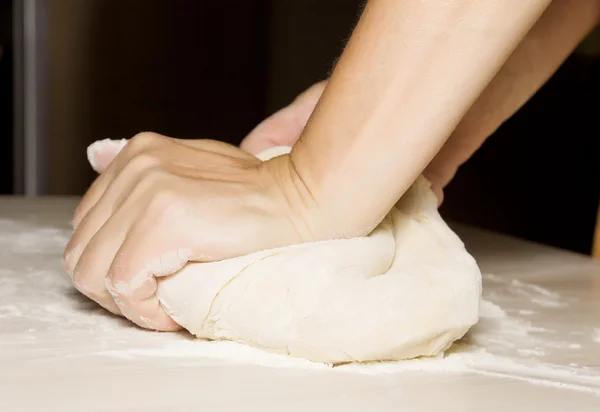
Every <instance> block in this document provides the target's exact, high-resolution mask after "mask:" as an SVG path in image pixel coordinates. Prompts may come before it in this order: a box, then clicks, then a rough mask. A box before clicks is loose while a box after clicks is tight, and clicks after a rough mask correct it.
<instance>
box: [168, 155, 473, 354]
mask: <svg viewBox="0 0 600 412" xmlns="http://www.w3.org/2000/svg"><path fill="white" fill-rule="evenodd" d="M287 151H289V148H285V147H283V148H274V149H269V150H267V151H265V152H263V153H261V154H259V156H258V157H260V158H261V159H263V160H265V159H267V158H270V157H273V156H276V155H279V154H282V153H286V152H287ZM157 281H158V290H157V297H158V299H159V300H160V302H161V304H162V305H163V307H164V308H165V310H167V312H168V313H169V314H170V315H171V316H172V317H173V319H174V320H175V321H176V322H177V323H179V324H180V325H182V326H183V327H184V328H185V329H187V330H188V331H190V332H191V333H192V334H194V335H196V336H197V337H199V338H205V339H214V340H232V341H236V342H241V343H246V344H249V345H252V346H257V347H260V348H263V349H266V350H269V351H274V352H279V353H287V354H289V355H291V356H294V357H301V358H306V359H309V360H313V361H317V362H325V363H330V364H339V363H346V362H357V361H360V362H362V361H380V360H403V359H410V358H415V357H419V356H433V355H437V354H439V353H441V352H443V351H445V350H446V349H447V348H448V347H449V346H450V345H451V344H452V342H454V341H455V340H456V339H459V338H461V337H462V336H463V335H464V334H465V333H466V332H467V331H468V330H469V328H470V327H471V326H473V325H474V324H475V323H476V322H477V321H478V311H479V298H480V295H481V273H480V271H479V268H478V266H477V264H476V262H475V260H474V259H473V258H472V257H471V255H470V254H469V253H467V251H466V250H465V248H464V245H463V243H462V242H461V240H460V239H459V238H458V236H457V235H456V234H455V233H454V232H453V231H452V230H451V229H450V228H449V227H448V226H447V225H446V223H445V222H444V220H443V219H442V218H441V216H440V215H439V213H438V210H437V199H436V197H435V195H434V194H433V192H432V191H431V190H430V185H429V183H428V182H427V180H426V179H425V178H423V177H420V178H419V179H418V180H417V181H416V182H415V184H414V185H413V186H412V187H411V188H410V189H409V191H408V192H407V193H406V194H405V195H404V196H403V198H402V199H401V200H400V201H399V202H398V203H397V205H396V206H395V207H394V208H393V209H392V211H391V212H390V213H389V214H388V215H387V217H386V218H385V219H384V220H383V222H382V223H381V224H380V225H379V226H378V227H377V228H376V229H375V230H374V231H373V232H372V233H371V234H370V235H368V236H366V237H358V238H353V239H343V240H329V241H321V242H314V243H308V244H301V245H294V246H289V247H282V248H277V249H272V250H263V251H259V252H256V253H252V254H250V255H246V256H241V257H238V258H234V259H227V260H224V261H220V262H210V263H188V264H187V265H186V266H185V267H184V268H183V269H181V270H180V271H179V272H177V273H175V274H173V275H170V276H168V277H164V278H157Z"/></svg>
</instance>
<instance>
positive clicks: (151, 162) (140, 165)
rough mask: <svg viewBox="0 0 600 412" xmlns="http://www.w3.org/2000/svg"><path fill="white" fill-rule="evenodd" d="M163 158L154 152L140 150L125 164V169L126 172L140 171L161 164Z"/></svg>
mask: <svg viewBox="0 0 600 412" xmlns="http://www.w3.org/2000/svg"><path fill="white" fill-rule="evenodd" d="M160 163H161V160H160V158H159V156H158V155H157V154H155V153H153V152H150V151H146V152H140V153H138V154H136V155H135V156H133V157H132V158H131V160H130V161H129V162H128V163H127V164H126V165H125V167H124V168H123V170H124V171H125V172H126V173H132V172H133V173H136V174H137V173H139V172H144V171H147V170H149V169H152V168H155V167H157V166H159V165H160Z"/></svg>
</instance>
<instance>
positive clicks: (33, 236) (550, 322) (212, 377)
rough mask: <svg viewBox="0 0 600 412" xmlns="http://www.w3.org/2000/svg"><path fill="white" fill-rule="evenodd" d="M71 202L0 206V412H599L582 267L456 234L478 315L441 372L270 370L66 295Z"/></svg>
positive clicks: (599, 300)
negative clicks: (476, 269)
mask: <svg viewBox="0 0 600 412" xmlns="http://www.w3.org/2000/svg"><path fill="white" fill-rule="evenodd" d="M76 200H77V199H75V198H43V199H22V198H0V410H1V411H95V410H104V411H105V410H109V411H141V410H144V411H179V410H211V411H212V410H224V411H236V410H256V411H271V410H272V411H280V410H281V411H283V410H285V411H300V410H346V411H359V410H366V411H387V410H390V411H392V410H393V411H398V410H416V411H440V410H443V411H462V412H465V411H489V412H492V411H507V410H510V411H511V412H514V411H537V410H540V411H542V410H543V411H565V410H575V411H600V264H598V263H595V262H593V261H592V260H591V259H589V258H587V257H583V256H579V255H575V254H572V253H568V252H565V251H561V250H556V249H552V248H549V247H545V246H541V245H535V244H531V243H527V242H524V241H520V240H516V239H510V238H507V237H503V236H499V235H496V234H492V233H486V232H481V231H477V230H473V229H468V228H462V227H457V228H456V230H457V232H458V233H459V234H460V235H461V237H462V238H463V239H464V240H465V243H466V244H467V246H468V248H469V249H470V251H471V252H472V253H473V254H474V255H475V257H476V258H477V259H478V261H479V263H480V266H481V268H482V271H483V272H484V293H483V298H484V299H485V302H483V303H482V318H481V321H480V323H479V324H478V325H477V326H476V327H475V328H474V329H473V330H472V331H471V332H470V333H469V335H468V336H467V337H466V338H465V340H464V341H463V342H461V343H459V344H457V345H455V346H454V347H453V349H452V350H451V351H450V353H449V354H448V356H447V357H446V358H444V359H434V360H428V359H424V360H414V361H410V362H408V363H406V362H405V363H401V364H392V365H390V364H383V365H382V364H379V365H367V366H364V367H354V368H352V367H350V368H346V369H344V368H333V369H331V368H328V367H326V366H324V365H312V364H311V365H308V362H307V363H306V365H305V364H302V365H304V366H302V367H300V366H298V365H295V364H294V365H292V366H289V367H272V366H265V365H268V364H269V362H271V363H272V360H273V359H274V360H275V361H277V362H279V361H281V359H280V358H277V359H276V358H270V356H281V355H270V354H265V355H264V356H265V358H264V359H266V361H264V360H261V361H260V362H255V361H249V360H248V359H247V358H244V357H243V356H237V355H238V352H236V351H239V353H245V352H244V350H245V347H242V346H240V345H237V346H236V345H232V346H228V347H227V348H229V349H227V351H229V352H227V351H225V352H227V353H228V355H227V356H230V355H232V354H233V355H234V356H236V357H237V358H238V359H237V360H235V359H234V360H224V359H221V358H222V357H223V353H225V352H224V351H223V346H215V345H222V344H221V343H215V342H203V341H196V340H193V339H191V338H190V337H189V336H188V335H185V334H183V333H180V334H168V333H167V334H165V333H154V332H148V331H144V330H141V329H137V328H135V327H133V326H132V325H131V324H129V323H128V322H126V321H123V320H121V319H118V318H115V317H112V316H109V315H108V314H106V313H105V312H104V311H102V310H100V309H98V308H97V307H96V306H95V305H94V304H93V303H91V302H90V301H87V300H86V299H84V298H82V297H81V296H80V295H79V294H77V293H76V292H75V291H73V289H72V288H71V287H70V285H69V283H68V282H67V281H66V280H65V279H64V277H63V276H64V275H63V270H62V261H61V255H62V249H63V248H64V245H65V244H66V242H67V240H68V238H69V236H70V233H71V231H70V229H69V220H70V217H71V212H72V210H73V209H74V206H75V203H76ZM211 345H212V346H211ZM261 353H262V352H261ZM261 365H262V366H261ZM307 365H308V366H307ZM305 366H306V367H305ZM309 366H310V367H309ZM312 366H315V367H314V368H313V367H312ZM317 366H319V367H317ZM321 366H322V367H321Z"/></svg>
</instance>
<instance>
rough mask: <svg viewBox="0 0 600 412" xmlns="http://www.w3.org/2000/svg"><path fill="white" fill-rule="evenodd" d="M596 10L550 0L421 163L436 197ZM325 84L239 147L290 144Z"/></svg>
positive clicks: (596, 5) (590, 23)
mask: <svg viewBox="0 0 600 412" xmlns="http://www.w3.org/2000/svg"><path fill="white" fill-rule="evenodd" d="M599 16H600V1H598V0H581V1H580V0H554V1H553V2H552V3H551V4H550V6H549V7H548V8H547V9H546V10H545V12H544V13H543V15H542V17H541V18H540V19H539V20H538V21H537V22H536V23H535V25H534V26H533V28H532V29H531V30H530V31H529V32H528V33H527V35H526V36H525V38H524V39H523V40H522V41H521V43H520V44H519V46H518V47H517V48H516V50H515V51H514V52H513V53H512V54H511V56H510V57H509V59H508V60H507V61H506V63H505V64H504V65H503V66H502V68H501V70H500V71H499V72H498V74H497V75H496V76H495V77H494V79H493V80H492V81H491V82H490V83H489V84H488V86H487V87H486V88H485V90H484V91H483V93H482V94H481V95H480V96H479V98H478V99H477V100H476V102H475V103H474V104H473V105H472V106H471V108H470V109H469V111H468V112H467V113H466V115H465V116H464V117H463V118H462V120H461V122H460V123H459V124H458V127H457V128H456V129H455V130H454V131H453V132H452V134H451V136H450V138H449V139H448V141H447V142H446V143H445V144H444V146H443V147H442V149H441V150H440V151H439V152H438V153H437V155H436V156H435V157H434V159H433V160H432V161H431V163H430V164H429V165H428V166H427V168H426V169H425V171H424V174H425V175H426V177H427V178H428V179H429V180H430V181H431V183H432V188H433V190H434V191H435V192H436V194H437V195H438V198H439V199H440V201H441V199H442V197H443V188H444V187H445V186H446V184H448V183H449V181H450V180H451V179H452V177H453V176H454V174H455V173H456V170H457V169H458V167H459V166H460V165H461V164H462V163H464V162H465V161H466V160H467V159H468V158H469V157H470V156H471V155H472V154H473V153H474V152H475V151H476V150H477V149H478V148H479V147H480V145H481V144H482V143H483V141H484V140H485V139H486V138H487V137H488V136H489V135H490V134H492V133H493V131H494V130H496V129H497V128H498V127H499V126H500V125H501V124H502V123H503V122H504V121H505V120H506V119H508V118H509V117H510V116H511V115H512V114H514V113H515V112H516V111H517V110H518V109H519V108H520V107H521V106H522V105H523V104H524V103H525V102H526V101H527V100H528V99H529V98H530V97H531V96H532V95H533V94H534V93H535V92H536V91H537V90H538V89H539V88H540V87H541V86H542V85H543V84H544V83H545V82H546V80H547V79H548V78H549V77H550V76H551V75H552V73H554V72H555V70H556V69H557V68H558V67H559V65H560V64H561V63H562V62H563V61H564V60H565V59H566V57H567V56H568V55H569V54H570V53H571V52H572V51H573V49H574V48H575V47H576V46H577V44H578V43H579V42H580V41H581V40H582V39H583V38H584V37H585V35H586V34H588V33H589V32H590V30H591V29H592V28H593V27H594V25H595V24H597V22H598V19H599ZM325 86H326V82H319V83H317V84H315V85H313V86H312V87H311V88H309V89H308V90H307V91H306V92H304V93H302V94H301V95H299V96H298V97H297V98H296V99H295V100H294V101H293V102H292V103H291V104H290V105H288V106H287V107H285V108H283V109H282V110H280V111H279V112H277V113H275V114H274V115H272V116H270V117H269V118H267V119H266V120H265V121H263V122H262V123H261V124H260V125H259V126H257V127H256V128H255V129H254V130H253V131H252V132H251V133H250V134H249V135H248V136H247V137H246V138H245V139H244V141H243V142H242V144H241V147H242V149H244V150H246V151H248V152H250V153H257V152H258V151H260V150H263V149H266V148H268V147H271V146H277V145H289V146H292V145H294V144H295V143H296V141H297V140H298V138H299V137H300V134H301V132H302V130H303V128H304V126H305V125H306V122H307V121H308V119H309V116H310V113H311V112H312V110H313V109H314V107H315V105H316V103H317V101H318V99H319V98H320V96H321V94H322V92H323V90H324V89H325Z"/></svg>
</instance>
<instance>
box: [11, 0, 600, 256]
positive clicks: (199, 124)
mask: <svg viewBox="0 0 600 412" xmlns="http://www.w3.org/2000/svg"><path fill="white" fill-rule="evenodd" d="M360 3H362V2H361V1H357V0H329V1H325V0H304V1H297V0H273V1H266V0H245V1H236V0H221V1H218V2H216V1H192V0H187V1H186V0H154V1H145V0H86V1H80V0H47V1H46V6H45V14H44V22H45V24H44V32H43V42H44V52H45V60H44V64H43V76H42V77H43V79H44V81H45V88H44V94H43V98H40V102H39V104H40V112H41V113H42V114H43V120H44V121H43V124H44V127H45V128H44V130H43V138H44V140H43V141H44V147H43V150H42V152H43V166H41V167H43V168H44V187H43V188H44V193H45V194H81V193H83V191H84V190H85V188H86V187H87V186H88V185H89V183H90V182H91V181H92V179H93V178H94V174H93V173H92V171H91V170H90V168H89V167H88V165H87V163H86V158H85V148H86V147H87V145H88V144H90V143H91V142H93V141H94V140H97V139H102V138H106V137H110V138H122V137H131V136H132V135H134V134H136V133H137V132H139V131H143V130H152V131H155V132H158V133H162V134H166V135H169V136H173V137H184V138H212V139H219V140H224V141H227V142H229V143H232V144H238V143H239V142H240V140H241V139H242V138H243V137H244V136H245V134H246V133H248V132H249V131H250V130H251V129H252V128H253V127H254V126H255V125H256V124H258V123H259V122H260V121H261V120H263V119H264V118H265V117H266V116H267V115H269V114H270V113H273V112H274V111H275V110H277V109H278V108H280V107H282V106H284V105H286V104H288V103H289V102H290V101H291V100H292V99H293V98H294V97H295V96H296V95H297V94H298V93H300V92H301V91H303V90H304V89H306V88H307V87H308V86H310V85H311V84H313V83H314V82H316V81H318V80H321V79H324V78H325V77H326V76H327V73H328V72H329V70H330V69H331V66H332V63H333V61H334V60H335V59H336V58H337V57H338V56H339V54H340V53H341V51H342V48H343V45H344V43H345V41H346V40H347V38H348V36H349V34H350V31H351V28H352V27H353V25H354V24H355V22H356V21H357V19H358V12H359V5H360ZM0 12H1V16H0V22H1V24H2V27H1V30H0V35H1V38H0V42H1V43H0V44H1V46H2V56H1V57H0V76H1V79H0V81H1V83H0V90H1V91H2V93H1V96H0V97H1V101H0V104H1V110H0V116H1V117H0V127H1V129H0V133H1V135H0V137H1V139H0V143H1V145H2V146H1V147H0V152H1V153H2V161H1V162H0V190H1V192H2V193H5V194H10V193H15V192H17V193H18V190H16V188H15V187H14V181H15V179H14V176H13V174H14V168H13V163H14V159H13V157H14V156H13V151H14V148H13V138H12V135H13V129H14V125H13V123H12V119H13V110H14V101H15V100H14V96H13V95H12V94H11V91H12V88H13V79H14V75H15V73H13V72H12V70H13V64H14V61H13V58H14V53H13V49H12V42H13V39H12V24H13V23H14V22H13V21H12V20H11V16H12V12H13V10H12V8H11V2H9V1H2V2H0ZM20 92H21V91H20V90H18V88H17V90H16V95H18V94H19V93H20ZM599 99H600V63H599V60H598V57H595V56H594V55H593V54H583V53H577V54H574V55H573V56H571V58H570V59H569V60H568V61H567V62H566V63H565V64H564V65H563V66H562V67H561V69H560V70H559V72H558V73H557V74H556V75H555V76H554V77H553V78H552V80H551V81H550V82H549V83H547V84H546V86H544V88H543V89H542V90H541V91H540V92H539V93H538V94H537V95H536V96H535V97H534V98H533V99H532V100H531V101H530V102H529V103H528V104H527V105H526V106H525V107H524V108H523V109H522V110H521V111H520V112H519V113H518V114H517V115H516V116H514V118H512V119H511V120H510V121H508V122H507V123H506V124H505V125H504V126H502V127H501V128H500V130H498V131H497V132H496V133H495V134H494V135H493V136H492V137H490V138H489V140H488V141H487V142H486V143H485V145H484V146H483V148H482V149H481V150H480V151H479V152H478V153H477V154H476V155H475V156H474V157H473V158H472V159H471V160H470V161H469V162H468V163H467V164H466V165H465V166H464V167H463V168H462V169H461V170H460V171H459V173H458V175H457V176H456V178H455V179H454V181H453V182H452V183H451V185H450V186H449V187H448V188H447V191H446V200H445V203H444V205H443V207H442V213H443V215H444V216H445V217H446V218H449V219H454V220H459V221H461V222H466V223H471V224H475V225H478V226H481V227H484V228H489V229H493V230H497V231H500V232H504V233H508V234H512V235H516V236H520V237H524V238H527V239H530V240H534V241H538V242H542V243H547V244H550V245H555V246H560V247H564V248H567V249H571V250H574V251H578V252H582V253H589V252H590V249H591V245H592V239H593V232H594V225H595V220H596V214H597V211H598V198H599V183H598V177H599V176H600V170H599V167H598V164H599V163H600V162H599V160H600V152H599V150H598V136H600V118H599V117H600V116H599V114H600V110H599V109H600V101H599Z"/></svg>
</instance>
